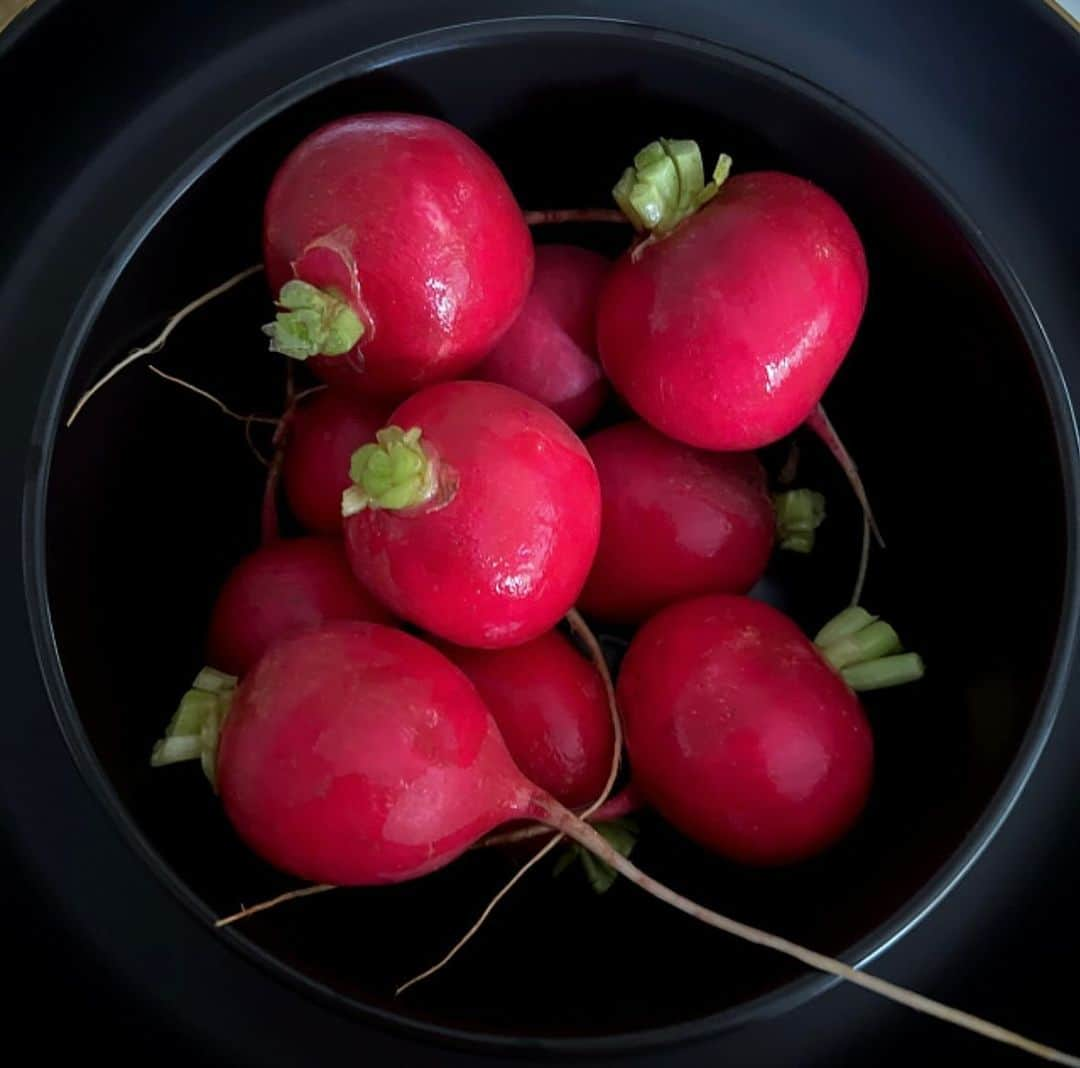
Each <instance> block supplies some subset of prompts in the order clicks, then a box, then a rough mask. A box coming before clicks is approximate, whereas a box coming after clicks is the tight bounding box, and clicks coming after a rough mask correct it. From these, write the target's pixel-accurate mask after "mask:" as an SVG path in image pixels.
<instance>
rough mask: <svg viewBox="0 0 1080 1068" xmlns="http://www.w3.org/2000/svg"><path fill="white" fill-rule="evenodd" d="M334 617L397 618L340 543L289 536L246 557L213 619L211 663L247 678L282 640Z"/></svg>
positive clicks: (226, 586)
mask: <svg viewBox="0 0 1080 1068" xmlns="http://www.w3.org/2000/svg"><path fill="white" fill-rule="evenodd" d="M330 619H365V620H372V621H375V622H380V623H386V622H390V621H391V620H392V616H391V615H390V613H389V612H388V611H387V610H386V609H385V608H383V606H382V605H380V604H379V603H378V602H377V601H376V600H375V599H374V598H373V597H371V595H370V594H368V593H367V592H366V591H365V590H364V589H362V588H361V587H360V585H359V584H358V583H357V581H356V579H355V578H354V577H353V573H352V570H351V569H350V567H349V563H348V560H346V558H345V552H344V549H343V547H342V545H341V542H340V541H338V540H337V539H335V538H289V539H287V540H285V541H277V542H272V543H271V544H269V545H264V546H263V547H262V548H260V549H256V550H255V552H253V553H252V554H251V555H250V556H246V557H245V558H244V559H243V560H241V561H240V563H239V564H237V565H236V567H235V568H234V569H233V570H232V572H231V573H230V574H229V577H228V578H227V579H226V580H225V584H224V586H222V588H221V592H220V593H219V594H218V598H217V601H216V602H215V603H214V608H213V611H212V613H211V616H210V635H209V637H208V639H207V643H206V647H207V654H206V655H207V659H208V661H209V663H211V664H213V665H214V666H215V667H216V668H220V669H221V670H222V671H227V672H229V673H230V674H233V675H243V674H244V673H245V672H246V671H247V670H248V668H250V667H251V665H252V664H253V663H255V661H256V660H258V658H259V657H260V656H261V655H262V654H263V652H265V650H266V649H267V648H268V647H269V646H270V645H271V644H272V643H274V642H276V641H279V640H280V639H282V638H285V637H289V636H291V635H293V634H296V633H297V632H299V631H301V630H304V629H306V628H308V627H315V626H318V625H319V624H320V623H323V622H325V621H326V620H330Z"/></svg>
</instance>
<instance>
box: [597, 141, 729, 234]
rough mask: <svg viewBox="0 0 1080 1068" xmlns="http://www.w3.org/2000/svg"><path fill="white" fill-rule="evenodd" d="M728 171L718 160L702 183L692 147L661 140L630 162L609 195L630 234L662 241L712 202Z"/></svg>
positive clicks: (701, 171)
mask: <svg viewBox="0 0 1080 1068" xmlns="http://www.w3.org/2000/svg"><path fill="white" fill-rule="evenodd" d="M730 171H731V157H730V156H724V155H722V156H720V158H719V159H718V160H717V162H716V166H715V167H714V168H713V172H712V176H711V180H710V181H709V182H708V183H706V181H705V167H704V165H703V163H702V161H701V149H700V148H698V145H697V142H696V141H674V140H670V139H668V138H666V137H661V138H660V140H659V141H652V142H650V143H649V144H647V145H646V146H645V147H644V148H643V149H642V150H641V151H640V152H639V153H638V154H637V155H636V156H634V162H633V165H632V166H630V167H627V168H626V170H625V171H623V175H622V177H621V178H620V179H619V181H618V182H617V183H616V185H615V188H614V189H613V190H612V191H611V195H612V196H613V197H614V198H615V203H616V204H618V205H619V208H620V210H621V211H622V213H623V214H624V215H625V216H626V218H627V219H628V220H629V221H630V223H631V225H632V226H633V227H634V229H635V230H637V231H638V232H639V233H645V234H649V235H651V236H655V237H662V236H663V235H665V234H668V233H670V232H671V231H672V230H674V229H675V227H676V226H678V225H679V223H681V222H682V221H683V219H686V218H688V217H689V216H691V215H693V214H694V212H696V211H697V210H698V209H699V208H700V207H702V206H703V205H704V204H707V203H708V202H709V201H710V200H712V198H713V197H714V196H716V194H717V193H718V192H719V190H720V186H722V185H723V184H724V181H725V180H726V179H727V176H728V174H729V173H730Z"/></svg>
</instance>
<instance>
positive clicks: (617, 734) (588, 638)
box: [395, 608, 623, 994]
mask: <svg viewBox="0 0 1080 1068" xmlns="http://www.w3.org/2000/svg"><path fill="white" fill-rule="evenodd" d="M566 621H567V623H569V624H570V629H571V630H572V631H573V632H574V634H575V635H576V636H577V637H578V638H579V639H580V640H581V641H582V642H583V643H584V645H585V647H586V649H588V650H589V656H590V658H591V659H592V662H593V664H594V665H595V667H596V670H597V672H599V674H600V678H601V680H602V681H603V683H604V692H605V693H606V694H607V700H608V710H609V711H610V713H611V728H612V735H613V739H614V743H613V746H612V754H611V767H610V769H609V770H608V777H607V782H606V783H605V784H604V789H603V790H601V791H600V796H599V797H598V798H597V799H596V800H595V801H594V802H593V803H592V804H591V805H589V807H588V808H587V809H585V811H584V812H582V813H581V818H582V819H583V820H585V819H588V818H589V817H590V816H591V815H592V814H593V813H594V812H595V811H596V810H597V809H598V808H600V806H601V805H603V804H604V802H605V801H607V799H608V797H609V795H610V794H611V791H612V788H613V787H614V786H615V780H616V779H617V778H618V776H619V761H620V759H621V757H622V740H623V734H622V720H621V719H620V717H619V708H618V705H616V703H615V685H614V683H613V682H612V681H611V672H610V671H608V666H607V661H606V660H605V659H604V650H603V649H601V648H600V643H599V642H598V641H597V640H596V635H595V634H593V632H592V629H591V628H590V627H589V624H588V623H586V622H585V620H584V619H582V617H581V613H580V612H578V610H577V609H576V608H571V609H570V611H569V612H567V613H566ZM548 830H550V828H548V827H545V826H544V825H543V824H538V825H537V827H536V834H537V835H538V836H539V835H541V834H544V833H545V831H548ZM528 837H532V835H525V834H522V835H521V838H522V839H524V838H528ZM563 837H564V836H563V835H562V834H561V833H556V834H555V837H554V838H552V839H551V841H550V842H548V843H547V844H546V845H545V846H544V848H543V849H541V850H540V851H539V852H538V853H536V854H535V855H533V856H532V857H530V858H529V859H528V860H527V861H526V862H525V863H524V864H523V865H522V866H521V867H520V868H518V870H517V871H516V872H515V873H514V874H513V876H512V877H511V878H510V881H509V882H507V884H506V885H505V886H504V887H503V888H502V889H501V890H500V891H499V892H498V893H497V894H496V895H495V896H494V897H493V898H492V899H491V901H489V902H488V905H487V908H485V909H484V911H483V912H481V913H480V916H479V917H478V918H477V920H476V922H475V923H474V924H473V925H472V927H470V928H469V929H468V930H467V931H466V932H465V934H464V935H462V937H461V938H459V939H458V941H457V942H456V943H454V945H453V947H452V948H451V949H450V951H449V952H448V953H447V954H446V956H444V957H443V958H442V959H441V960H439V961H437V962H436V963H435V964H433V965H432V966H431V967H430V968H428V969H427V971H423V972H421V973H420V974H419V975H414V976H413V977H412V978H411V979H409V980H408V981H407V982H405V983H402V984H401V986H399V987H398V988H397V990H396V991H395V994H401V993H403V992H404V991H406V990H408V989H409V987H410V986H415V985H416V984H417V983H421V982H423V981H424V980H425V979H429V978H431V976H433V975H434V974H435V973H436V972H438V971H441V970H442V969H443V968H444V967H446V965H447V964H449V963H450V961H452V960H453V959H454V957H456V956H457V954H458V953H459V952H460V950H461V949H463V948H464V946H465V945H466V943H467V942H468V941H469V940H470V939H471V938H472V937H473V935H475V934H476V932H477V931H479V930H480V928H481V927H483V926H484V923H485V921H486V920H487V918H488V917H489V916H490V915H491V914H492V912H494V911H495V906H496V905H498V903H499V902H500V901H502V899H503V898H504V897H506V895H507V894H508V893H510V891H511V890H512V889H513V888H514V887H515V886H516V885H517V884H518V883H519V882H520V881H521V879H522V877H523V876H524V875H525V873H526V872H527V871H528V870H529V869H530V868H532V867H533V866H534V865H536V864H537V863H539V861H540V860H541V859H543V858H544V857H546V856H547V855H548V853H550V852H551V851H552V850H553V849H554V848H555V847H556V846H557V845H558V844H559V843H560V842H561V841H562V840H563Z"/></svg>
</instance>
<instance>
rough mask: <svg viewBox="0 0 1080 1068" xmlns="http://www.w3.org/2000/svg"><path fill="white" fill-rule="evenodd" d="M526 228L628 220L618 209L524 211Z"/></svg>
mask: <svg viewBox="0 0 1080 1068" xmlns="http://www.w3.org/2000/svg"><path fill="white" fill-rule="evenodd" d="M523 214H524V216H525V225H526V226H543V225H545V224H548V223H568V222H602V223H621V224H622V225H624V226H625V225H627V224H629V222H630V220H629V219H627V217H626V216H625V215H623V213H622V212H621V211H619V209H618V208H568V209H564V210H555V211H526V212H524V213H523Z"/></svg>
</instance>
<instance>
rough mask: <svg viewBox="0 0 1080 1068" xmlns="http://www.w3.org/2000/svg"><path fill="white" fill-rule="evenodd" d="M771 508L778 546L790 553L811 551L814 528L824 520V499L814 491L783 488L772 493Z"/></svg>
mask: <svg viewBox="0 0 1080 1068" xmlns="http://www.w3.org/2000/svg"><path fill="white" fill-rule="evenodd" d="M773 508H774V510H775V511H776V542H777V545H779V547H780V548H781V549H789V550H790V551H792V552H797V553H808V552H811V551H812V550H813V548H814V531H815V530H817V528H818V527H819V526H821V524H822V522H823V521H824V519H825V498H824V497H823V496H822V495H821V494H820V493H815V492H814V491H813V490H808V489H797V490H786V491H785V492H783V493H775V494H773Z"/></svg>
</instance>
